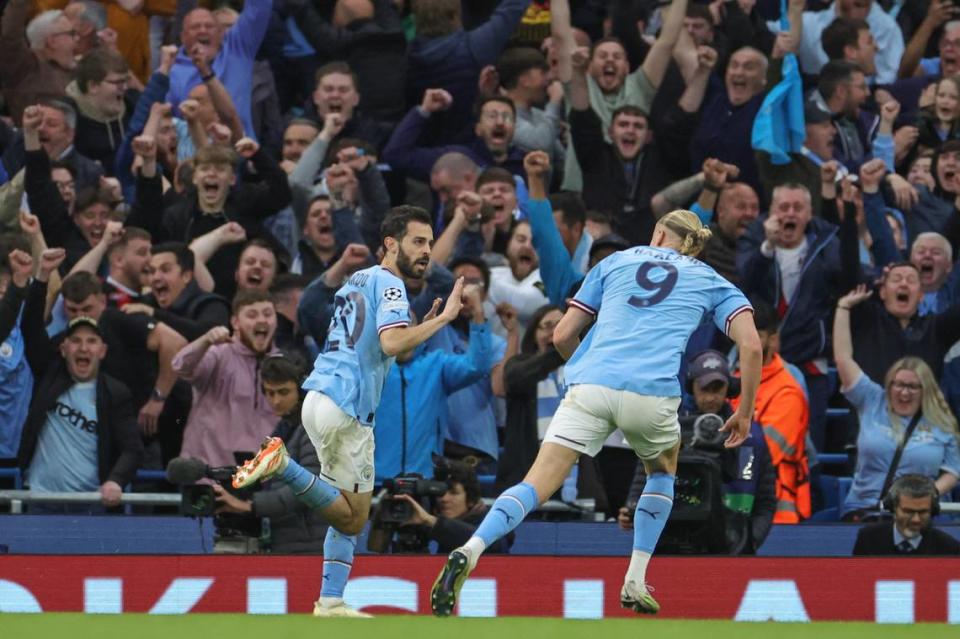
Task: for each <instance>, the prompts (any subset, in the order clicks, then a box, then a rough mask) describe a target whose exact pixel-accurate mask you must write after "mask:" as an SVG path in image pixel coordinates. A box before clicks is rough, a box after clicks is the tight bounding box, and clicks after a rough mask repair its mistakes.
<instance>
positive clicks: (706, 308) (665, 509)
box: [430, 211, 761, 616]
mask: <svg viewBox="0 0 960 639" xmlns="http://www.w3.org/2000/svg"><path fill="white" fill-rule="evenodd" d="M709 238H710V231H709V230H707V229H705V228H703V226H702V225H701V223H700V220H699V219H698V218H697V216H696V215H695V214H693V213H691V212H690V211H673V212H672V213H668V214H667V215H665V216H664V217H662V218H661V219H660V220H659V222H657V224H656V227H655V228H654V231H653V239H652V240H651V242H650V246H637V247H634V248H630V249H627V250H625V251H620V252H618V253H614V254H613V255H611V256H609V257H607V258H606V259H605V260H603V261H602V262H600V263H599V264H597V265H596V266H595V267H593V269H591V271H590V272H589V273H588V274H587V277H586V279H585V280H584V282H583V284H582V285H581V287H580V290H579V291H578V292H577V294H576V296H575V297H574V298H573V299H572V300H570V306H569V308H568V309H567V312H566V313H565V314H564V316H563V318H562V319H561V320H560V322H559V324H557V327H556V329H554V332H553V344H554V346H555V347H556V349H557V351H559V353H560V354H561V355H562V356H563V357H564V358H565V359H568V360H569V361H568V363H567V365H566V367H565V368H564V373H565V375H566V379H567V383H568V384H569V385H570V388H569V390H568V391H567V395H566V397H565V398H564V400H563V402H562V403H561V404H560V408H559V409H558V410H557V412H556V414H554V416H553V420H552V421H551V422H550V427H549V428H548V429H547V433H546V436H545V437H544V438H543V445H542V446H541V447H540V452H539V454H538V455H537V459H536V460H535V461H534V463H533V466H532V467H531V468H530V470H529V472H528V473H527V476H526V477H525V478H524V480H523V481H522V482H521V483H519V484H517V485H516V486H514V487H512V488H509V489H507V490H506V491H505V492H504V493H503V494H502V495H500V497H499V498H498V499H497V500H496V502H494V504H493V507H492V508H491V509H490V511H489V512H488V513H487V516H486V517H485V518H484V520H483V522H481V524H480V526H479V528H477V532H476V534H475V535H474V536H473V537H471V538H470V540H469V541H467V543H466V544H465V545H464V546H462V547H460V548H458V549H456V550H454V551H453V552H452V553H450V556H449V557H448V559H447V562H446V564H445V565H444V567H443V570H442V571H441V573H440V575H439V577H437V581H436V582H435V583H434V585H433V590H432V592H431V595H430V606H431V608H432V609H433V613H434V614H435V615H437V616H446V615H449V614H450V613H451V612H452V611H453V608H454V605H455V604H456V599H457V595H458V594H459V591H460V588H461V586H462V585H463V582H464V581H465V580H466V578H467V575H468V574H469V573H470V571H472V570H473V569H474V567H475V566H476V564H477V560H478V559H479V558H480V554H481V553H482V552H483V551H484V549H485V548H487V547H489V546H490V544H492V543H493V542H494V541H495V540H497V539H499V538H500V537H502V536H504V535H505V534H507V533H508V532H510V531H511V530H513V529H514V528H516V527H517V525H519V524H520V522H521V521H523V519H524V517H526V516H527V515H528V514H529V513H530V512H532V511H533V510H534V509H535V508H536V507H537V506H538V505H539V504H541V503H542V502H543V501H545V500H546V499H548V498H549V497H550V495H552V494H553V493H554V492H556V491H557V489H559V488H560V486H561V485H562V483H563V480H564V478H565V477H566V476H567V475H568V473H569V472H570V468H571V467H572V466H573V465H574V464H575V463H576V462H577V459H578V458H579V457H580V455H581V454H583V453H586V454H588V455H590V456H594V455H596V454H597V452H598V451H599V450H600V448H601V446H602V445H603V442H604V441H605V440H606V439H607V436H608V435H610V434H611V433H612V432H613V431H614V430H615V429H617V428H619V429H620V430H621V431H622V432H623V435H624V437H625V438H626V440H627V442H628V443H629V444H630V446H631V447H632V448H633V450H634V452H636V454H637V456H638V457H640V459H641V461H642V462H643V465H644V468H646V471H647V483H646V487H645V488H644V491H643V495H642V496H641V498H640V500H639V502H638V503H637V510H636V514H635V522H636V524H635V528H634V535H633V555H632V557H631V560H630V567H629V568H628V570H627V574H626V578H625V580H624V581H625V583H624V586H623V589H622V590H621V591H620V603H621V605H622V606H623V607H624V608H630V609H632V610H634V611H636V612H641V613H648V614H654V613H656V612H658V611H659V610H660V605H659V604H658V603H657V602H656V600H655V599H654V598H653V597H652V596H651V595H650V592H649V590H648V588H647V586H646V569H647V563H648V562H649V561H650V555H651V554H652V553H653V549H654V547H655V546H656V545H657V540H658V539H659V537H660V533H661V532H662V531H663V527H664V524H666V521H667V517H668V516H669V515H670V510H671V508H672V507H673V483H674V476H675V474H676V470H677V454H678V452H679V450H680V424H679V422H678V421H677V408H678V407H679V405H680V384H679V382H678V381H677V374H678V372H679V369H680V360H681V357H682V355H683V351H684V348H685V346H686V344H687V340H688V338H689V337H690V334H691V333H692V332H693V331H694V329H696V328H697V326H699V324H700V321H701V319H702V318H703V316H704V315H706V314H708V313H712V314H713V320H714V323H715V324H716V325H717V327H718V328H720V329H721V330H724V331H725V332H726V333H727V335H729V336H730V337H731V338H732V339H733V340H734V341H735V342H736V343H737V346H738V347H739V349H740V362H741V364H740V366H741V375H742V382H743V385H742V391H741V392H742V398H743V399H742V402H741V404H740V409H739V410H737V412H735V413H734V414H733V416H732V417H730V419H729V420H727V423H726V424H725V425H724V426H723V428H722V430H723V431H725V432H728V433H729V435H728V437H727V440H726V443H725V446H727V447H728V448H731V447H734V446H739V445H740V444H742V443H743V441H744V440H745V439H746V437H747V435H748V434H749V432H750V418H751V416H752V413H753V409H752V408H751V407H752V406H753V404H752V400H753V399H754V397H755V395H756V392H757V385H758V383H759V381H760V367H761V349H760V338H759V337H758V336H757V331H756V329H755V328H754V325H753V317H752V311H753V309H752V308H751V306H750V304H749V302H748V301H747V299H746V297H744V296H743V293H741V292H740V291H739V290H737V288H736V287H734V286H733V285H732V284H730V283H729V282H728V281H727V280H725V279H724V278H722V277H721V276H720V275H718V274H717V273H716V272H715V271H714V270H713V269H712V268H710V267H709V266H707V265H706V264H704V263H703V262H700V261H698V260H696V259H694V256H696V255H697V253H699V252H700V250H701V249H702V248H703V246H704V244H705V243H706V242H707V240H708V239H709ZM594 320H596V323H595V324H594V325H593V327H592V328H591V329H590V331H589V332H588V333H587V336H586V338H585V339H584V341H583V343H582V344H581V343H580V334H581V333H582V332H583V331H584V330H585V329H586V328H587V327H589V326H590V324H591V322H593V321H594Z"/></svg>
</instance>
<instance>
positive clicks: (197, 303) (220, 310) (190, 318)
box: [151, 280, 230, 342]
mask: <svg viewBox="0 0 960 639" xmlns="http://www.w3.org/2000/svg"><path fill="white" fill-rule="evenodd" d="M152 301H153V300H151V302H152ZM151 305H152V306H154V307H155V308H154V311H153V316H154V317H155V318H156V319H157V320H158V321H160V322H163V323H164V324H166V325H167V326H169V327H170V328H172V329H173V330H175V331H177V332H178V333H180V334H181V335H183V336H184V337H185V338H186V339H187V341H190V342H192V341H193V340H195V339H199V338H200V337H201V336H202V335H203V334H204V333H206V332H207V331H209V330H210V329H211V328H213V327H214V326H229V325H230V302H228V301H227V300H226V299H225V298H223V297H221V296H219V295H217V294H215V293H207V292H204V291H203V290H201V289H200V286H199V285H198V284H197V281H196V280H190V283H189V284H187V286H186V288H184V289H183V290H182V291H181V292H180V295H177V299H175V300H173V303H172V304H171V305H170V307H169V308H156V304H151Z"/></svg>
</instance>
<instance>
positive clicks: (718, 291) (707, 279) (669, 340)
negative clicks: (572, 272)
mask: <svg viewBox="0 0 960 639" xmlns="http://www.w3.org/2000/svg"><path fill="white" fill-rule="evenodd" d="M570 305H571V306H573V307H575V308H577V309H580V310H581V311H584V312H585V313H589V314H590V315H594V316H596V317H597V321H596V323H595V324H594V325H593V326H592V327H591V328H590V331H589V332H588V333H587V336H586V338H585V339H584V340H583V342H582V343H581V344H580V347H579V348H577V351H576V352H575V353H574V354H573V356H572V357H571V358H570V361H569V362H567V365H566V366H565V367H564V375H565V376H566V381H567V383H568V384H570V385H573V384H598V385H601V386H606V387H607V388H612V389H615V390H629V391H633V392H635V393H639V394H641V395H655V396H660V397H678V396H679V395H680V382H679V381H678V380H677V375H678V373H679V372H680V362H681V358H682V357H683V353H684V350H685V349H686V346H687V340H688V339H690V335H691V334H692V333H693V331H695V330H696V329H697V327H698V326H699V325H700V323H701V321H702V320H703V318H704V316H705V315H707V314H710V313H712V314H713V321H714V323H715V324H716V326H717V328H719V329H720V330H721V331H723V332H724V333H726V332H727V330H728V328H729V326H730V322H731V321H732V320H733V318H734V317H735V316H736V315H739V314H740V313H742V312H746V311H750V312H752V311H753V308H752V307H751V306H750V302H749V301H747V298H746V297H745V296H744V295H743V293H741V292H740V290H739V289H738V288H737V287H735V286H734V285H733V284H731V283H730V282H728V281H727V280H725V279H724V278H723V277H721V276H720V275H719V274H717V272H716V271H714V270H713V269H712V268H711V267H710V266H708V265H706V264H704V263H703V262H701V261H699V260H697V259H696V258H693V257H689V256H686V255H681V254H680V253H678V252H677V251H675V250H673V249H668V248H658V247H652V246H637V247H634V248H630V249H627V250H625V251H620V252H618V253H614V254H613V255H610V256H609V257H607V258H606V259H604V260H603V261H602V262H600V263H599V264H597V265H596V266H594V267H593V268H592V269H591V270H590V272H589V273H588V274H587V277H586V279H584V281H583V284H582V285H581V286H580V290H579V291H577V294H576V296H574V298H573V299H572V300H570Z"/></svg>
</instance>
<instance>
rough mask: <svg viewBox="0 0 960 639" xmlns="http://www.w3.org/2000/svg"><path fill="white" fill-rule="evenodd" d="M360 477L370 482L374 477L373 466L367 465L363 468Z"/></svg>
mask: <svg viewBox="0 0 960 639" xmlns="http://www.w3.org/2000/svg"><path fill="white" fill-rule="evenodd" d="M360 479H361V480H363V481H365V482H368V481H370V480H372V479H373V466H365V467H364V468H363V470H361V471H360Z"/></svg>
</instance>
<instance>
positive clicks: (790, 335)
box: [737, 216, 842, 366]
mask: <svg viewBox="0 0 960 639" xmlns="http://www.w3.org/2000/svg"><path fill="white" fill-rule="evenodd" d="M766 217H767V216H762V217H760V218H759V219H757V220H756V221H755V222H754V223H753V224H752V225H751V226H750V228H749V229H748V230H747V232H746V233H745V234H744V235H743V237H741V238H740V240H739V242H738V243H737V271H739V273H740V278H741V288H742V290H743V292H744V293H745V294H746V295H747V297H749V298H750V299H751V300H754V301H762V302H765V303H767V304H769V305H771V306H773V307H774V308H777V306H778V303H779V302H780V297H781V295H782V290H783V287H782V282H781V280H780V268H779V267H778V266H777V261H776V259H775V258H773V257H765V256H764V255H763V254H762V253H761V252H760V245H761V244H762V243H763V240H764V233H763V222H764V220H766ZM807 242H808V243H809V251H808V253H807V258H806V260H805V262H804V265H803V270H802V272H801V275H800V283H799V284H798V285H797V289H796V291H794V294H793V299H790V300H787V304H788V307H787V311H786V313H785V314H784V316H783V318H782V320H781V322H780V355H781V356H782V357H783V359H785V360H787V361H788V362H791V363H793V364H796V365H798V366H802V365H803V364H805V363H807V362H809V361H810V360H813V359H815V358H818V357H828V356H829V355H830V333H831V328H832V325H831V318H832V317H833V306H834V304H835V303H836V300H837V298H838V297H839V294H840V293H841V287H842V285H841V284H840V275H841V270H842V269H841V266H840V240H839V239H837V227H836V226H834V225H833V224H830V223H829V222H824V221H823V220H819V219H811V220H810V223H809V224H808V225H807Z"/></svg>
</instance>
